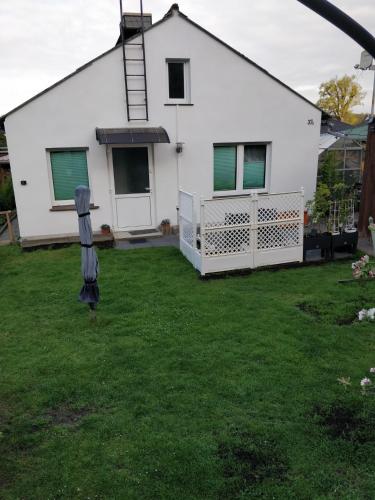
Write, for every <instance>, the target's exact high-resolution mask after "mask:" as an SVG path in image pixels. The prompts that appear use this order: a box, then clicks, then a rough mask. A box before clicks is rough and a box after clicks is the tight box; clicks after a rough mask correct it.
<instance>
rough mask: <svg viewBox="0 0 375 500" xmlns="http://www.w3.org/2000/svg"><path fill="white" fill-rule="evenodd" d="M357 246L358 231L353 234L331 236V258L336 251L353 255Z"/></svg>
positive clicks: (344, 233) (343, 233)
mask: <svg viewBox="0 0 375 500" xmlns="http://www.w3.org/2000/svg"><path fill="white" fill-rule="evenodd" d="M357 244H358V231H355V232H353V233H346V232H345V231H343V232H342V233H340V234H333V235H332V257H334V252H335V251H336V250H342V251H345V252H350V253H355V252H356V250H357Z"/></svg>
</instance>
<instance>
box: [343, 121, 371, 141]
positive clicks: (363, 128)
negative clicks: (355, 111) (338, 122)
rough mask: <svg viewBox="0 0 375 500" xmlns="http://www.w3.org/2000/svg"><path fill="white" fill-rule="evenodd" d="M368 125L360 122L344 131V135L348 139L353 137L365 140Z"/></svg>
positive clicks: (355, 139) (357, 139) (356, 139)
mask: <svg viewBox="0 0 375 500" xmlns="http://www.w3.org/2000/svg"><path fill="white" fill-rule="evenodd" d="M368 126H369V124H368V123H361V124H360V125H357V126H355V127H353V128H351V129H350V130H347V131H345V135H346V136H347V137H348V138H349V139H353V140H354V141H361V142H365V141H367V135H368Z"/></svg>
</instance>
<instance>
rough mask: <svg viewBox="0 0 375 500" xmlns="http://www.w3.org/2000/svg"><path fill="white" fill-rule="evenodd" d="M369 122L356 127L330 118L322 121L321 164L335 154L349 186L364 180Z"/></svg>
mask: <svg viewBox="0 0 375 500" xmlns="http://www.w3.org/2000/svg"><path fill="white" fill-rule="evenodd" d="M367 132H368V124H367V123H365V124H363V123H362V124H360V125H357V126H355V127H353V126H352V125H348V124H347V123H342V122H340V121H339V120H335V119H332V118H330V119H329V120H328V122H325V121H324V120H323V121H322V127H321V136H320V145H319V165H321V164H322V163H323V162H324V160H325V159H326V157H327V154H330V155H333V156H334V158H335V160H336V162H337V169H338V171H339V172H340V175H341V176H342V181H343V182H344V183H345V184H347V185H348V186H352V187H354V186H358V184H360V183H361V182H362V173H363V168H364V162H365V153H366V141H367Z"/></svg>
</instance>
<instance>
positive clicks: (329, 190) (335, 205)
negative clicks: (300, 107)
mask: <svg viewBox="0 0 375 500" xmlns="http://www.w3.org/2000/svg"><path fill="white" fill-rule="evenodd" d="M307 207H308V208H309V210H310V211H311V219H312V223H313V224H314V226H315V227H313V229H312V230H311V232H310V233H309V234H307V235H305V237H304V257H305V256H306V251H307V250H312V249H320V250H321V253H322V256H323V255H324V256H325V257H331V258H333V257H334V252H335V250H336V249H339V248H345V249H346V250H348V249H350V250H351V251H352V252H355V251H356V248H357V242H358V232H357V229H356V228H355V226H354V200H353V198H352V192H351V189H350V187H348V186H346V185H345V184H344V183H343V182H342V181H341V179H340V178H339V173H338V171H337V165H336V160H335V157H334V154H333V153H332V152H331V153H328V154H327V155H326V157H325V160H324V162H323V164H322V166H321V168H320V171H319V181H318V184H317V188H316V191H315V195H314V198H313V199H312V200H310V201H309V202H308V203H307Z"/></svg>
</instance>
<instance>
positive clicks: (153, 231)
mask: <svg viewBox="0 0 375 500" xmlns="http://www.w3.org/2000/svg"><path fill="white" fill-rule="evenodd" d="M128 233H129V234H130V235H131V236H137V234H155V233H159V231H157V230H156V229H140V230H136V231H128Z"/></svg>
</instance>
